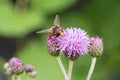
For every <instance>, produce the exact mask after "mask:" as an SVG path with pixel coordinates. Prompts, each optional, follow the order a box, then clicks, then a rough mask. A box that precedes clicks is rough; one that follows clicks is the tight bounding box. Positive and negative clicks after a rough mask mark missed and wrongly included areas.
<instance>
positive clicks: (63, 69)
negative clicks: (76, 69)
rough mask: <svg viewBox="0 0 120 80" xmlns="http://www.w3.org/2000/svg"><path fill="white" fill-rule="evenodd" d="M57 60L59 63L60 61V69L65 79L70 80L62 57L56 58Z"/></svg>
mask: <svg viewBox="0 0 120 80" xmlns="http://www.w3.org/2000/svg"><path fill="white" fill-rule="evenodd" d="M56 58H57V61H58V64H59V66H60V68H61V71H62V73H63V75H64V77H65V80H68V77H67V73H66V71H65V68H64V66H63V64H62V61H61V59H60V57H59V56H58V57H56Z"/></svg>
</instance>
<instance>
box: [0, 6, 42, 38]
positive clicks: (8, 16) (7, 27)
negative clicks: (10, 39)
mask: <svg viewBox="0 0 120 80" xmlns="http://www.w3.org/2000/svg"><path fill="white" fill-rule="evenodd" d="M43 21H44V15H43V14H42V13H38V12H36V11H34V10H31V11H24V12H18V11H15V10H13V8H11V6H7V5H2V6H0V35H4V36H17V37H18V36H24V35H26V34H27V33H28V32H30V31H32V30H35V29H36V28H38V27H39V26H37V25H41V24H42V23H43Z"/></svg>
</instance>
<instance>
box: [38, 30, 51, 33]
mask: <svg viewBox="0 0 120 80" xmlns="http://www.w3.org/2000/svg"><path fill="white" fill-rule="evenodd" d="M49 32H50V29H45V30H41V31H38V32H36V33H49Z"/></svg>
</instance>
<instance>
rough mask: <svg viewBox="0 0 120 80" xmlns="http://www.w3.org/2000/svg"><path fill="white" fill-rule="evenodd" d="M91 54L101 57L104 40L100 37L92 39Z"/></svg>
mask: <svg viewBox="0 0 120 80" xmlns="http://www.w3.org/2000/svg"><path fill="white" fill-rule="evenodd" d="M89 52H90V55H91V56H93V57H99V56H101V55H102V52H103V41H102V39H101V38H100V37H98V36H95V37H92V38H91V39H90V47H89Z"/></svg>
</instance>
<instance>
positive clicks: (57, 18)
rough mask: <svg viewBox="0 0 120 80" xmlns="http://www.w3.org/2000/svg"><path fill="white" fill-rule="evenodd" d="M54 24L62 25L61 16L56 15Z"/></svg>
mask: <svg viewBox="0 0 120 80" xmlns="http://www.w3.org/2000/svg"><path fill="white" fill-rule="evenodd" d="M54 25H57V26H60V18H59V15H56V16H55V20H54Z"/></svg>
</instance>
